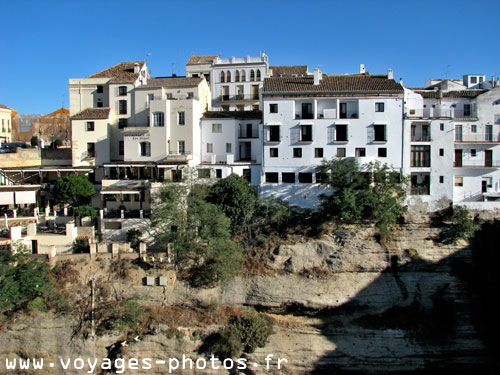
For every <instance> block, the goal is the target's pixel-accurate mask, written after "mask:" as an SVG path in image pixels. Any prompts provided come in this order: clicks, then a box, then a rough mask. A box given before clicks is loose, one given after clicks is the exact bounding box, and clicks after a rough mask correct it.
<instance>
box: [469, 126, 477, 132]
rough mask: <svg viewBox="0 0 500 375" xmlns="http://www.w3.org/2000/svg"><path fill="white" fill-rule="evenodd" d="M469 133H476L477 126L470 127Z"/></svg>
mask: <svg viewBox="0 0 500 375" xmlns="http://www.w3.org/2000/svg"><path fill="white" fill-rule="evenodd" d="M470 132H471V133H477V125H471V126H470Z"/></svg>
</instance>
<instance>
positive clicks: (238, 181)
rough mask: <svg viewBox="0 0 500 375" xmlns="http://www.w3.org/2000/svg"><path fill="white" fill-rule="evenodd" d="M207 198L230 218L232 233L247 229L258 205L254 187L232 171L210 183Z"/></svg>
mask: <svg viewBox="0 0 500 375" xmlns="http://www.w3.org/2000/svg"><path fill="white" fill-rule="evenodd" d="M207 200H208V201H209V202H210V203H213V204H216V205H217V206H219V207H220V208H221V210H222V211H223V212H224V213H225V214H226V216H227V217H228V218H229V219H230V220H231V230H232V232H233V233H241V232H244V231H245V230H248V226H249V224H250V223H251V221H252V218H253V217H254V214H255V212H256V210H257V206H258V195H257V191H256V190H255V187H254V186H252V185H250V184H249V183H248V181H247V180H246V179H245V178H243V177H240V176H238V175H236V174H234V173H233V174H231V175H230V176H228V177H226V178H224V179H221V180H218V181H217V183H215V184H214V185H212V186H211V187H210V188H209V193H208V197H207Z"/></svg>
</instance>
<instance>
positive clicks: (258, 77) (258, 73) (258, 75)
mask: <svg viewBox="0 0 500 375" xmlns="http://www.w3.org/2000/svg"><path fill="white" fill-rule="evenodd" d="M260 78H261V76H260V69H257V81H260Z"/></svg>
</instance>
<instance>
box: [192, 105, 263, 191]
mask: <svg viewBox="0 0 500 375" xmlns="http://www.w3.org/2000/svg"><path fill="white" fill-rule="evenodd" d="M200 124H201V150H202V160H201V165H200V166H199V168H198V177H200V176H202V177H206V178H208V177H210V178H225V177H227V176H229V175H230V174H232V173H235V174H237V175H239V176H243V177H245V178H246V179H247V180H248V181H249V182H250V183H252V184H253V185H258V184H259V182H260V173H261V163H262V112H260V111H232V112H223V111H216V112H206V113H205V114H204V116H203V118H202V120H201V123H200Z"/></svg>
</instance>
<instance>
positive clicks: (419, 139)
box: [411, 135, 431, 142]
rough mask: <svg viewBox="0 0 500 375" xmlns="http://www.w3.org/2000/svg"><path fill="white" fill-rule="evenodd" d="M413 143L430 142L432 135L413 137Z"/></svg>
mask: <svg viewBox="0 0 500 375" xmlns="http://www.w3.org/2000/svg"><path fill="white" fill-rule="evenodd" d="M411 141H412V142H430V141H431V136H430V135H415V136H412V137H411Z"/></svg>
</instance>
